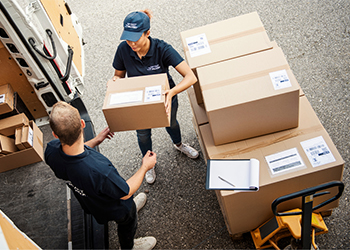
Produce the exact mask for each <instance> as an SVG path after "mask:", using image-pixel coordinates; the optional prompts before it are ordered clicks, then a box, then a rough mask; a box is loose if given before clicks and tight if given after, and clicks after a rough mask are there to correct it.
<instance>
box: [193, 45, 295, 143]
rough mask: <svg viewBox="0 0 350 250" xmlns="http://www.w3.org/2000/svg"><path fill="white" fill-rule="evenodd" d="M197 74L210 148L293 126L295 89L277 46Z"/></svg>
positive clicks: (211, 66) (206, 67)
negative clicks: (207, 126)
mask: <svg viewBox="0 0 350 250" xmlns="http://www.w3.org/2000/svg"><path fill="white" fill-rule="evenodd" d="M197 72H198V77H199V79H200V85H201V89H202V93H203V98H204V106H205V109H206V111H207V115H208V119H209V124H210V127H211V131H212V133H213V138H214V142H215V145H220V144H224V143H229V142H233V141H238V140H243V139H247V138H250V137H256V136H260V135H264V134H269V133H274V132H276V131H280V130H285V129H290V128H293V127H297V126H298V118H299V114H298V113H299V91H300V86H299V84H298V82H297V80H296V78H295V76H294V74H293V72H292V71H291V70H290V68H289V65H288V63H287V60H286V59H285V57H284V54H283V52H282V50H281V48H274V49H271V50H267V51H263V52H260V53H255V54H252V55H248V56H244V57H241V58H236V59H233V60H227V61H224V62H221V63H216V64H212V65H209V66H205V67H201V68H198V69H197Z"/></svg>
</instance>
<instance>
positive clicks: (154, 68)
mask: <svg viewBox="0 0 350 250" xmlns="http://www.w3.org/2000/svg"><path fill="white" fill-rule="evenodd" d="M158 69H160V66H159V64H156V65H153V66H149V67H148V68H147V70H148V71H153V70H158Z"/></svg>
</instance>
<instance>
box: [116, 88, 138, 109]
mask: <svg viewBox="0 0 350 250" xmlns="http://www.w3.org/2000/svg"><path fill="white" fill-rule="evenodd" d="M142 98H143V90H137V91H129V92H122V93H114V94H111V96H110V99H109V106H111V105H119V104H125V103H133V102H142Z"/></svg>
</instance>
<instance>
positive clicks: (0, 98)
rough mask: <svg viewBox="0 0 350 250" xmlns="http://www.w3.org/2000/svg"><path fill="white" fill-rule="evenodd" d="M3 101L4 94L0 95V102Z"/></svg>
mask: <svg viewBox="0 0 350 250" xmlns="http://www.w3.org/2000/svg"><path fill="white" fill-rule="evenodd" d="M4 102H5V94H2V95H0V104H1V103H4Z"/></svg>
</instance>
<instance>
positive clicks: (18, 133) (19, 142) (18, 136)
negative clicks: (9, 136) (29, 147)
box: [15, 128, 26, 150]
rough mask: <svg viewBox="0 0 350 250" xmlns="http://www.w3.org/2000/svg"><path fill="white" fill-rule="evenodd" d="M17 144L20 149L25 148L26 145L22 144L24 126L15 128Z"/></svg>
mask: <svg viewBox="0 0 350 250" xmlns="http://www.w3.org/2000/svg"><path fill="white" fill-rule="evenodd" d="M15 145H16V147H17V148H18V150H23V149H25V148H26V147H25V146H24V145H23V144H22V128H16V130H15Z"/></svg>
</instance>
